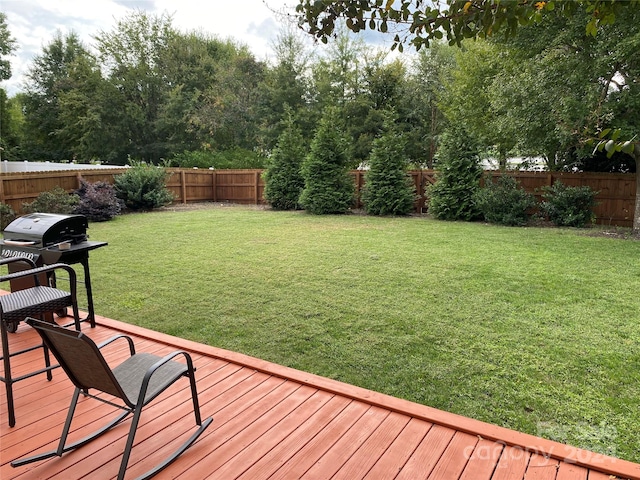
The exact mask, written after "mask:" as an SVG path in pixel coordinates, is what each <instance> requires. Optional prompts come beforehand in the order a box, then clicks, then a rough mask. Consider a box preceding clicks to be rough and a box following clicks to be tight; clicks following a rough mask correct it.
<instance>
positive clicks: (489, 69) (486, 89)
mask: <svg viewBox="0 0 640 480" xmlns="http://www.w3.org/2000/svg"><path fill="white" fill-rule="evenodd" d="M511 65H512V63H511V62H510V61H509V59H508V57H507V56H506V55H504V54H502V52H501V49H500V47H498V46H495V45H492V44H491V43H488V42H485V41H477V42H464V43H463V45H462V48H460V49H457V50H456V51H455V68H453V69H452V70H451V74H450V78H449V82H447V83H446V85H445V87H444V89H443V90H442V91H441V92H440V94H439V102H438V105H439V108H440V109H441V110H442V111H443V112H444V114H445V116H446V117H447V120H448V121H449V123H458V124H461V125H465V126H466V128H467V129H468V130H469V131H470V132H472V133H473V135H474V137H475V138H476V139H477V140H478V141H479V142H480V143H482V144H483V145H485V146H487V147H495V148H496V150H497V152H498V157H499V159H500V163H501V165H502V166H504V165H505V161H506V156H507V153H508V152H509V150H511V148H512V147H513V146H514V143H515V140H514V137H513V135H511V134H509V133H505V132H504V131H503V130H501V129H500V128H498V127H499V125H500V124H499V123H498V122H499V119H500V118H499V115H498V114H497V112H496V111H495V110H493V108H492V105H491V93H492V88H493V87H492V85H493V80H494V78H495V76H496V75H498V74H499V73H500V72H502V71H505V70H507V71H508V69H509V68H510V66H511ZM505 75H506V76H507V77H508V74H505Z"/></svg>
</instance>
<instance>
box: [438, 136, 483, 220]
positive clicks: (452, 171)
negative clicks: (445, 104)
mask: <svg viewBox="0 0 640 480" xmlns="http://www.w3.org/2000/svg"><path fill="white" fill-rule="evenodd" d="M441 141H442V143H441V145H440V149H439V150H438V155H437V159H438V164H437V165H436V183H435V184H433V185H432V186H431V187H430V188H429V190H428V195H429V212H430V213H431V214H432V215H433V216H434V217H436V218H438V219H440V220H473V219H476V218H477V217H478V215H479V212H478V209H477V207H476V205H475V193H476V191H477V190H478V189H479V188H480V184H479V179H480V176H481V175H482V170H481V168H480V165H479V156H478V146H477V144H476V142H475V140H474V139H473V138H472V137H471V136H470V135H469V134H468V133H467V132H466V131H465V130H464V129H463V128H462V127H457V126H452V127H450V129H449V130H447V131H446V132H445V133H444V134H443V135H442V140H441Z"/></svg>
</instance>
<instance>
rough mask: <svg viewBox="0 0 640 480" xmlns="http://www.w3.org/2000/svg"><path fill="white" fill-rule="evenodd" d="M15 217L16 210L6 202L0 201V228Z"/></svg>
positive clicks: (3, 227)
mask: <svg viewBox="0 0 640 480" xmlns="http://www.w3.org/2000/svg"><path fill="white" fill-rule="evenodd" d="M15 219H16V212H14V211H13V208H11V207H10V206H9V205H7V204H6V203H0V230H4V229H5V228H6V227H7V225H9V224H10V223H11V222H13V221H14V220H15Z"/></svg>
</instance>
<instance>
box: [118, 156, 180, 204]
mask: <svg viewBox="0 0 640 480" xmlns="http://www.w3.org/2000/svg"><path fill="white" fill-rule="evenodd" d="M166 179H167V171H166V170H165V169H164V168H162V167H156V166H153V165H148V164H146V163H143V162H137V163H135V162H134V163H133V165H132V166H131V168H130V169H129V170H127V171H126V172H125V173H123V174H121V175H117V176H116V177H114V183H113V184H114V187H115V191H116V195H117V196H118V198H120V199H121V200H122V201H123V202H124V204H125V205H126V207H127V208H130V209H131V210H152V209H154V208H158V207H162V206H164V205H168V204H170V203H171V202H172V201H173V194H172V193H171V192H170V191H169V190H168V189H167V187H166Z"/></svg>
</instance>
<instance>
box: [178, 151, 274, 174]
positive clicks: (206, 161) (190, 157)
mask: <svg viewBox="0 0 640 480" xmlns="http://www.w3.org/2000/svg"><path fill="white" fill-rule="evenodd" d="M265 163H266V159H265V156H264V155H262V154H261V153H259V152H256V151H255V150H247V149H245V148H240V147H235V148H230V149H228V150H220V151H210V150H195V151H185V152H182V153H178V154H176V155H175V156H174V157H173V158H172V159H171V162H170V164H171V166H175V167H181V168H194V167H197V168H215V169H217V170H222V169H243V168H264V167H265Z"/></svg>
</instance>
